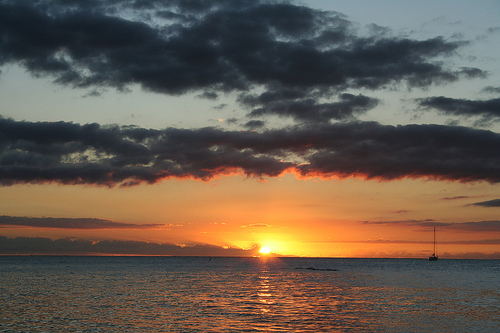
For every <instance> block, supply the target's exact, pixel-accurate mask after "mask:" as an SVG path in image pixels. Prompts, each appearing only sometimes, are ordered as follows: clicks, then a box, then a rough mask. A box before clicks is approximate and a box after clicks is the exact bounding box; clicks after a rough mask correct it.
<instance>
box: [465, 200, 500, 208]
mask: <svg viewBox="0 0 500 333" xmlns="http://www.w3.org/2000/svg"><path fill="white" fill-rule="evenodd" d="M471 205H472V206H480V207H500V199H493V200H488V201H481V202H476V203H473V204H471Z"/></svg>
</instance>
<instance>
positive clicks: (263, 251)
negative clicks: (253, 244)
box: [259, 246, 271, 254]
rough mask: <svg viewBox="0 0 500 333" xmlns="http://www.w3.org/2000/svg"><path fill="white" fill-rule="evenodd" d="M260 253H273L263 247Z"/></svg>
mask: <svg viewBox="0 0 500 333" xmlns="http://www.w3.org/2000/svg"><path fill="white" fill-rule="evenodd" d="M259 253H260V254H269V253H271V250H270V249H269V248H268V247H265V246H263V247H261V248H260V250H259Z"/></svg>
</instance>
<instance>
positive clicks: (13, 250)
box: [0, 236, 259, 257]
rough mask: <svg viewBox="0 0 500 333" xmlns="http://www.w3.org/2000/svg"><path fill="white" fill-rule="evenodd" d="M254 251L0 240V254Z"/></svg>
mask: <svg viewBox="0 0 500 333" xmlns="http://www.w3.org/2000/svg"><path fill="white" fill-rule="evenodd" d="M258 250H259V249H258V248H256V247H254V248H251V249H241V248H236V247H223V246H216V245H210V244H193V245H176V244H170V243H155V242H144V241H125V240H101V241H91V240H84V239H73V238H61V239H56V240H52V239H50V238H44V237H16V238H7V237H4V236H0V254H49V255H50V254H53V255H57V254H64V255H71V254H74V255H106V254H108V255H120V254H122V255H164V256H228V257H238V256H243V257H247V256H254V255H257V254H258Z"/></svg>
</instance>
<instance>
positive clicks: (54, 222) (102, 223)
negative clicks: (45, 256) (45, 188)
mask: <svg viewBox="0 0 500 333" xmlns="http://www.w3.org/2000/svg"><path fill="white" fill-rule="evenodd" d="M2 226H3V227H14V226H23V227H34V228H58V229H86V230H94V229H165V228H167V227H169V225H167V224H135V223H123V222H116V221H110V220H105V219H99V218H68V217H26V216H6V215H1V216H0V228H2Z"/></svg>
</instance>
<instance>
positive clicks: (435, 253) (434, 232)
mask: <svg viewBox="0 0 500 333" xmlns="http://www.w3.org/2000/svg"><path fill="white" fill-rule="evenodd" d="M434 255H436V227H434Z"/></svg>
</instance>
